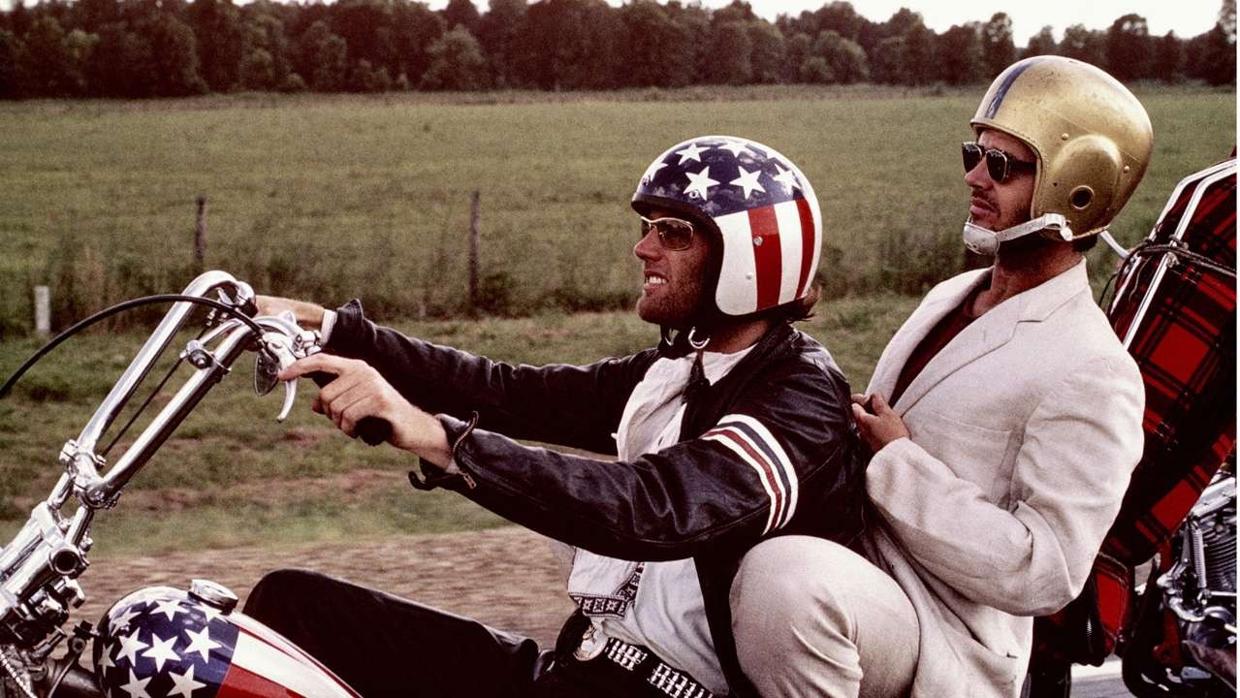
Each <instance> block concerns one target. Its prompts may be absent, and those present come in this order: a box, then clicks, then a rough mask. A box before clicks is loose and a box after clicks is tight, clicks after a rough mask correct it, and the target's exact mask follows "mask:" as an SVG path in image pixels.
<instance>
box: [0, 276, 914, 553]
mask: <svg viewBox="0 0 1240 698" xmlns="http://www.w3.org/2000/svg"><path fill="white" fill-rule="evenodd" d="M915 303H916V299H913V298H908V297H898V296H874V297H868V298H850V299H845V300H840V301H837V302H826V303H822V304H820V306H819V309H818V314H817V315H816V316H815V317H814V318H812V319H811V320H810V321H808V322H807V323H804V325H803V327H804V329H805V330H806V331H808V332H809V333H810V334H812V335H814V336H816V337H818V338H819V339H821V340H822V341H823V342H824V343H825V344H827V345H828V347H829V349H830V350H831V351H832V353H833V354H834V355H835V357H836V360H837V361H838V362H839V364H840V366H841V367H842V368H843V369H844V370H845V372H846V373H848V374H849V376H850V378H851V382H852V383H853V384H854V386H855V387H856V388H857V389H862V388H863V387H864V385H865V382H866V380H867V379H868V377H869V372H870V368H871V367H872V366H873V364H874V362H875V361H876V360H877V358H878V353H879V352H881V350H882V347H883V345H884V343H885V342H886V340H887V338H889V337H890V336H891V334H892V333H893V332H894V331H895V329H896V327H898V326H899V323H900V322H901V321H903V319H904V317H905V316H906V315H907V314H908V313H909V312H910V311H911V310H912V308H913V306H914V304H915ZM399 326H400V327H401V328H402V329H403V330H405V331H407V332H409V333H410V334H414V335H417V336H421V337H425V338H428V339H431V340H433V341H437V342H441V343H446V344H450V345H454V346H458V347H461V348H465V349H468V350H471V351H474V352H477V353H481V354H484V355H487V356H491V357H494V358H498V359H504V360H509V361H518V362H528V363H547V362H552V361H564V362H576V363H584V362H589V361H593V360H595V359H598V358H600V357H602V356H612V355H622V354H625V353H628V352H631V351H635V350H637V349H640V348H642V347H646V346H649V345H651V344H652V343H653V342H654V341H655V340H656V339H657V335H656V334H655V330H654V329H653V328H651V327H650V326H648V325H646V324H644V323H642V322H641V321H640V320H638V319H637V317H636V316H635V315H633V314H632V313H630V312H616V313H582V314H575V315H563V314H558V315H544V316H540V317H538V318H523V319H487V320H481V321H435V322H419V323H399ZM183 334H184V333H183ZM190 336H192V335H188V334H186V335H185V336H183V337H182V338H181V341H182V342H183V341H184V340H188V339H189V338H190ZM144 339H145V337H144V336H142V335H138V334H134V333H130V334H123V335H118V336H115V335H114V336H109V335H101V334H88V335H82V336H80V337H78V338H75V339H72V340H70V341H69V343H67V344H65V345H62V346H61V347H60V348H58V349H57V350H56V351H55V352H53V353H52V354H50V355H49V356H48V357H47V358H46V359H44V360H43V361H42V362H41V363H40V364H39V365H38V366H37V367H36V368H35V369H34V370H33V371H31V372H30V373H28V374H27V376H26V377H25V378H23V379H22V381H21V382H20V383H19V384H18V388H17V390H16V391H15V393H14V394H13V395H12V396H10V397H9V398H7V399H5V400H0V473H3V478H2V479H0V540H4V539H6V537H7V535H10V534H11V532H12V531H13V530H15V529H16V527H17V526H18V525H19V524H20V522H21V521H22V520H24V518H25V516H26V513H27V511H28V509H29V507H30V506H31V505H32V504H33V503H34V501H35V500H36V498H41V497H43V496H46V494H47V492H48V491H49V490H50V488H51V486H52V484H53V483H54V482H55V480H56V478H57V477H58V476H59V474H60V472H61V469H60V466H58V465H57V463H56V456H57V454H58V453H59V451H60V447H61V445H62V444H63V443H64V442H65V440H66V439H69V438H74V437H76V436H77V434H78V433H79V431H80V430H81V428H82V427H83V426H84V425H85V423H86V421H87V420H88V419H89V417H90V414H91V413H92V412H93V411H94V409H95V407H96V405H97V404H98V402H99V401H100V400H101V399H102V397H103V395H104V394H105V393H106V391H107V390H108V388H110V387H111V383H112V381H113V380H115V378H116V377H117V376H119V374H120V371H121V370H122V369H123V368H124V366H125V365H127V363H128V361H129V358H130V355H131V354H132V353H133V352H134V351H136V349H137V347H138V344H139V343H140V342H141V341H142V340H144ZM37 346H38V344H37V342H35V341H33V340H22V341H11V342H4V343H0V376H8V375H9V374H10V373H11V372H12V371H13V370H14V369H15V368H16V367H17V365H18V364H20V363H21V362H22V361H23V360H24V359H25V358H26V356H27V355H29V354H30V353H32V352H33V351H34V350H35V349H36V348H37ZM174 346H175V345H174ZM249 371H250V366H249V362H248V359H247V358H245V357H243V359H242V360H241V362H239V363H238V364H236V365H235V367H234V371H233V374H232V375H230V376H229V377H228V379H226V380H225V381H223V382H222V383H221V384H220V385H219V386H218V387H216V388H215V389H214V391H213V392H212V393H211V394H210V395H208V396H207V398H206V399H205V400H204V401H203V402H202V403H201V404H200V405H199V409H198V410H197V411H196V412H195V413H194V414H192V415H191V416H190V418H189V419H187V420H186V421H185V423H184V424H182V426H181V428H180V430H178V432H177V433H176V435H174V437H173V438H172V439H170V440H169V441H168V442H167V443H166V444H165V445H164V447H163V448H162V449H161V451H160V452H159V453H158V454H157V456H156V457H155V458H154V459H153V460H152V461H151V462H150V463H149V464H148V465H147V467H146V469H144V470H143V471H142V472H141V473H140V474H139V476H138V477H137V478H136V479H135V480H134V481H133V482H132V483H131V485H130V488H129V490H128V491H127V493H126V494H125V496H124V497H122V499H121V505H120V506H119V507H118V508H117V509H116V510H114V511H109V512H105V513H104V514H103V515H102V516H101V517H100V519H99V521H98V523H97V525H96V533H97V535H96V538H97V539H99V540H100V541H101V551H102V552H105V553H106V552H108V551H119V552H125V551H131V550H142V551H145V552H147V553H151V552H156V551H158V550H159V549H160V546H161V545H163V546H164V547H167V548H172V547H175V546H176V545H177V540H179V539H178V537H177V536H175V535H173V533H175V532H178V531H180V532H184V531H194V532H195V535H196V536H197V539H198V541H199V543H200V544H202V545H208V546H227V545H237V544H247V543H274V542H277V541H278V542H280V543H295V542H303V541H306V540H319V539H324V538H339V537H344V536H359V535H383V534H390V533H396V532H429V531H444V530H461V529H470V528H476V527H479V526H488V525H495V524H497V523H500V521H499V519H498V518H496V517H494V516H492V515H490V514H487V513H486V512H483V511H481V510H480V509H478V508H477V507H475V506H474V505H473V504H471V503H469V502H468V501H466V500H464V499H463V498H460V497H457V496H456V495H453V494H449V493H439V492H435V493H429V494H427V493H419V492H415V491H414V490H412V488H410V487H409V486H408V485H407V484H406V483H405V482H404V480H403V473H404V472H405V471H407V470H409V469H410V468H411V467H412V465H413V462H412V458H411V457H409V456H407V455H406V454H403V453H401V452H397V451H395V450H394V449H391V448H388V447H381V448H368V447H366V446H363V445H361V444H360V443H355V442H352V441H350V440H349V439H347V438H345V437H344V436H343V435H340V434H339V433H337V432H336V431H335V430H334V428H333V427H332V426H331V424H330V423H329V422H327V421H326V420H325V419H323V418H322V417H319V416H317V415H314V414H312V413H311V412H310V410H309V407H308V405H309V399H310V397H311V388H310V387H309V386H303V387H302V390H301V395H300V396H299V398H298V400H299V404H298V406H297V407H296V408H294V412H293V415H292V416H291V417H290V419H289V421H288V422H286V423H285V424H278V423H277V422H276V421H275V415H276V412H277V411H278V410H279V406H280V405H279V403H280V399H279V397H277V396H276V395H270V396H267V397H265V398H259V397H257V396H255V394H254V392H253V391H252V390H251V388H250V375H249ZM162 374H163V372H162V371H158V370H157V371H155V372H153V373H152V376H153V377H154V378H155V379H158V378H159V377H161V376H162ZM178 375H180V376H182V377H184V376H185V375H186V372H185V371H184V370H183V371H182V373H180V374H178ZM152 384H153V383H152ZM177 385H179V383H178V382H174V383H171V384H170V387H169V389H168V390H166V391H165V394H171V391H172V390H173V389H175V387H176V386H177ZM146 392H147V391H145V390H140V391H139V396H140V397H141V396H144V395H145V394H146ZM155 404H156V406H158V405H160V404H161V403H160V402H156V403H155ZM126 418H127V414H123V415H122V417H121V418H120V419H118V420H117V423H116V424H117V426H119V425H120V424H122V423H123V422H124V421H125V419H126ZM144 422H145V420H140V421H139V426H141V425H142V424H143V423H144ZM112 433H114V431H113V432H112ZM136 434H137V432H136V431H131V432H130V433H129V435H128V437H127V438H126V439H125V440H123V441H122V442H121V443H122V444H124V443H127V442H128V441H130V440H131V439H132V438H133V437H134V436H136ZM118 452H119V451H118ZM112 455H113V458H112V460H115V456H116V455H117V454H115V453H114V454H112ZM359 471H361V472H362V473H363V474H364V475H366V477H361V476H359V474H358V473H359ZM385 474H386V475H385ZM160 541H163V542H162V543H161V542H160Z"/></svg>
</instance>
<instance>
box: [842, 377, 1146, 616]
mask: <svg viewBox="0 0 1240 698" xmlns="http://www.w3.org/2000/svg"><path fill="white" fill-rule="evenodd" d="M1143 407H1144V393H1143V388H1142V383H1141V377H1140V374H1139V373H1138V372H1137V368H1136V366H1135V364H1133V363H1132V361H1131V360H1130V359H1128V357H1127V356H1126V355H1125V356H1123V357H1110V358H1100V359H1095V360H1094V361H1092V362H1089V363H1087V364H1086V365H1080V366H1075V367H1073V368H1072V369H1071V370H1070V371H1069V373H1068V375H1066V376H1065V377H1064V378H1063V379H1062V380H1061V381H1060V383H1059V384H1058V385H1055V386H1053V387H1051V388H1050V389H1049V390H1047V391H1046V392H1045V393H1044V396H1043V397H1042V398H1041V401H1040V402H1039V404H1038V405H1037V407H1036V408H1035V409H1034V410H1033V412H1032V414H1031V417H1030V418H1029V420H1028V423H1027V424H1026V427H1025V433H1024V438H1023V442H1022V443H1021V446H1020V450H1019V453H1018V454H1017V459H1016V463H1015V467H1014V471H1013V477H1014V482H1013V498H1012V499H1013V505H1012V508H1011V509H1010V510H1009V509H1004V508H1001V507H999V506H996V505H995V504H992V503H991V502H990V501H989V500H988V499H987V498H986V495H985V493H983V492H982V491H981V489H980V488H979V487H978V486H977V485H976V484H974V483H972V482H970V481H967V480H963V479H960V478H958V477H956V476H955V475H954V473H953V471H952V470H951V468H949V467H948V465H947V464H946V463H943V462H942V461H939V460H937V459H936V458H934V457H933V456H931V455H930V454H929V453H927V452H926V451H925V449H923V448H922V447H920V446H918V445H917V444H916V443H914V442H913V441H912V440H910V439H908V438H904V439H898V440H896V441H893V442H891V443H889V444H887V445H886V446H885V447H883V448H882V449H880V450H879V452H878V453H877V454H875V456H874V458H873V460H872V461H871V463H870V466H869V469H868V470H867V472H866V489H867V491H868V493H869V495H870V498H871V500H872V501H873V503H874V505H875V507H876V508H877V509H878V511H879V512H880V513H881V515H882V516H883V518H884V519H885V520H886V522H887V523H888V524H889V525H890V527H891V529H892V530H893V532H894V533H895V534H896V536H897V538H898V539H899V540H900V541H901V543H903V545H904V546H905V548H907V550H908V551H909V553H911V556H912V557H913V558H914V559H915V560H916V561H917V562H918V563H920V564H921V565H922V566H923V567H924V568H925V569H926V570H928V571H929V572H931V573H932V574H934V575H936V576H937V577H939V578H940V579H942V580H943V581H944V582H946V583H947V584H949V585H950V586H952V587H953V588H954V589H956V590H957V591H958V592H959V593H960V594H962V595H964V596H965V597H967V598H969V599H971V600H973V601H975V602H978V603H984V604H987V605H989V606H993V607H995V608H998V609H1000V610H1002V611H1005V612H1007V613H1011V614H1014V615H1026V616H1027V615H1043V614H1046V613H1050V612H1053V611H1056V610H1058V609H1060V608H1062V607H1063V606H1064V605H1066V604H1067V603H1068V602H1069V601H1071V600H1072V599H1073V598H1075V597H1076V595H1077V594H1078V593H1079V592H1080V590H1081V587H1082V586H1083V585H1084V582H1085V579H1086V577H1087V575H1088V573H1089V570H1090V566H1091V564H1092V563H1093V559H1094V557H1095V556H1096V554H1097V552H1098V549H1099V547H1100V546H1101V544H1102V539H1103V537H1104V536H1105V535H1106V532H1107V529H1108V528H1109V527H1110V525H1111V522H1112V521H1113V520H1114V519H1115V516H1116V514H1117V513H1118V511H1119V507H1120V503H1121V501H1122V499H1123V495H1124V491H1125V489H1126V488H1127V486H1128V480H1129V477H1130V475H1131V473H1132V469H1133V468H1134V467H1136V464H1137V461H1138V460H1139V459H1140V456H1141V449H1142V445H1143V439H1142V430H1141V417H1142V410H1143Z"/></svg>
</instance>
